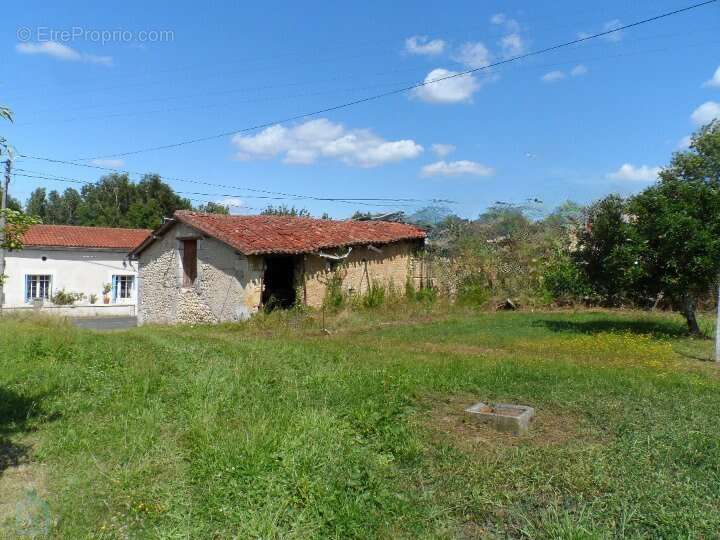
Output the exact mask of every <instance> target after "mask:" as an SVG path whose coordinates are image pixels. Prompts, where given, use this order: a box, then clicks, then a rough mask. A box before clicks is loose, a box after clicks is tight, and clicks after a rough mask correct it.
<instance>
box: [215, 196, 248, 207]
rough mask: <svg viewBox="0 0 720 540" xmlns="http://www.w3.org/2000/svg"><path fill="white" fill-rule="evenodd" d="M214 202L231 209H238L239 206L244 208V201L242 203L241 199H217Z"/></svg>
mask: <svg viewBox="0 0 720 540" xmlns="http://www.w3.org/2000/svg"><path fill="white" fill-rule="evenodd" d="M215 202H216V203H217V204H222V205H223V206H230V207H231V208H232V207H235V208H239V207H241V206H245V201H243V200H242V199H239V198H237V197H224V198H222V199H218V200H217V201H215Z"/></svg>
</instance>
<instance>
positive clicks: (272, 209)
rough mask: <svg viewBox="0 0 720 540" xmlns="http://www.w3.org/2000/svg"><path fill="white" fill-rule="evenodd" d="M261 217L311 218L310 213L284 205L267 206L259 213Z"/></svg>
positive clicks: (303, 209)
mask: <svg viewBox="0 0 720 540" xmlns="http://www.w3.org/2000/svg"><path fill="white" fill-rule="evenodd" d="M260 215H263V216H291V217H311V215H310V211H309V210H307V209H305V208H295V207H294V206H287V205H284V204H281V205H278V206H268V207H267V208H265V210H263V211H262V212H260Z"/></svg>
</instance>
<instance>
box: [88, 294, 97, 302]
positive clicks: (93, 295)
mask: <svg viewBox="0 0 720 540" xmlns="http://www.w3.org/2000/svg"><path fill="white" fill-rule="evenodd" d="M97 300H98V297H97V294H95V293H92V294H91V295H90V303H91V304H97Z"/></svg>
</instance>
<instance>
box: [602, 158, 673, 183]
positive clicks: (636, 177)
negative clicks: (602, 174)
mask: <svg viewBox="0 0 720 540" xmlns="http://www.w3.org/2000/svg"><path fill="white" fill-rule="evenodd" d="M659 173H660V167H648V166H647V165H642V166H640V167H636V166H635V165H631V164H630V163H625V164H623V165H622V166H621V167H620V168H619V169H618V170H617V171H615V172H611V173H608V174H607V177H608V178H609V179H611V180H629V181H633V182H651V181H653V180H656V179H657V176H658V174H659Z"/></svg>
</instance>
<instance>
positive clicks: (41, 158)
mask: <svg viewBox="0 0 720 540" xmlns="http://www.w3.org/2000/svg"><path fill="white" fill-rule="evenodd" d="M18 156H20V157H23V158H27V159H35V160H39V161H46V162H49V163H56V164H62V165H74V166H76V167H84V168H88V169H98V170H101V171H108V172H115V173H125V174H131V175H135V176H139V177H142V176H145V175H148V174H155V173H151V172H137V171H130V170H127V169H119V168H113V167H103V166H101V165H93V164H90V163H78V162H76V161H68V160H63V159H54V158H48V157H44V156H31V155H28V154H18ZM43 174H49V173H43ZM158 176H160V177H161V178H164V179H165V180H168V181H175V182H186V183H189V184H199V185H204V186H211V187H219V188H224V189H233V190H239V191H250V192H253V193H264V194H267V195H279V196H282V197H285V198H295V199H310V200H316V201H334V200H344V201H375V202H414V203H435V204H437V203H442V204H456V201H452V200H448V199H436V198H434V199H413V198H398V197H385V198H382V197H375V198H369V197H316V196H313V195H299V194H297V193H285V192H282V191H270V190H267V189H258V188H249V187H238V186H229V185H227V184H215V183H212V182H206V181H204V180H196V179H190V178H179V177H173V176H164V175H158ZM234 196H243V195H239V194H235V195H234ZM244 196H246V197H248V195H244Z"/></svg>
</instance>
